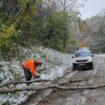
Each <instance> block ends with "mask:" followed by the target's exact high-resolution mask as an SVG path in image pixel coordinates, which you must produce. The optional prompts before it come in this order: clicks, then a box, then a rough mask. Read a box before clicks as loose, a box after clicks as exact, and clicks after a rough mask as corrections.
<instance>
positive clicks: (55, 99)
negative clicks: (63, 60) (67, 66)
mask: <svg viewBox="0 0 105 105" xmlns="http://www.w3.org/2000/svg"><path fill="white" fill-rule="evenodd" d="M70 81H74V82H70ZM56 82H57V83H58V84H64V85H65V86H70V85H76V86H82V85H85V86H88V85H89V86H95V85H99V86H100V85H102V84H105V58H103V57H100V56H95V57H94V69H93V70H81V71H72V72H68V73H66V75H65V76H64V77H63V78H60V79H58V80H57V81H56ZM42 97H43V96H42ZM27 105H105V88H98V89H92V90H89V89H84V90H82V89H81V90H66V91H64V90H56V89H55V90H54V91H51V94H50V95H48V96H47V97H46V98H44V99H42V101H40V102H39V103H35V97H34V100H31V101H30V102H29V103H28V104H27Z"/></svg>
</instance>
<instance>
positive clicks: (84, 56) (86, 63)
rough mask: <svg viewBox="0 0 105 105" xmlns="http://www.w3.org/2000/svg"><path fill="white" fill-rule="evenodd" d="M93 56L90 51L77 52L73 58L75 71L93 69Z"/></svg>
mask: <svg viewBox="0 0 105 105" xmlns="http://www.w3.org/2000/svg"><path fill="white" fill-rule="evenodd" d="M93 56H94V55H93V54H92V53H91V51H90V50H88V49H86V50H85V49H84V50H78V51H76V52H75V53H74V56H73V57H72V65H73V70H76V69H79V68H80V67H85V68H89V69H93Z"/></svg>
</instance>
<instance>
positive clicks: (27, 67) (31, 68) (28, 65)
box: [22, 59, 41, 81]
mask: <svg viewBox="0 0 105 105" xmlns="http://www.w3.org/2000/svg"><path fill="white" fill-rule="evenodd" d="M40 65H41V60H40V59H38V60H34V59H29V60H26V61H25V62H23V63H22V67H23V70H24V74H25V78H26V80H27V81H30V80H31V78H32V77H37V76H38V75H37V67H38V66H40Z"/></svg>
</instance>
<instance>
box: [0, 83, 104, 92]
mask: <svg viewBox="0 0 105 105" xmlns="http://www.w3.org/2000/svg"><path fill="white" fill-rule="evenodd" d="M103 87H105V84H104V85H99V86H98V85H97V86H70V87H66V86H60V85H57V84H53V85H49V86H39V87H24V88H12V89H7V88H6V89H2V88H1V89H0V93H11V92H19V91H38V90H44V89H50V88H52V89H53V88H56V89H60V90H78V89H97V88H103Z"/></svg>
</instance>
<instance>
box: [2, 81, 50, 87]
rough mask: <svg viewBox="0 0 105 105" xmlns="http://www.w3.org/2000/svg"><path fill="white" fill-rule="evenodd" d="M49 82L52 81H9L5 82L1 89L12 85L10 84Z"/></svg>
mask: <svg viewBox="0 0 105 105" xmlns="http://www.w3.org/2000/svg"><path fill="white" fill-rule="evenodd" d="M47 81H50V80H45V79H35V80H33V81H7V82H4V83H2V84H0V87H3V86H7V85H10V84H19V83H20V84H22V83H33V82H47Z"/></svg>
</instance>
